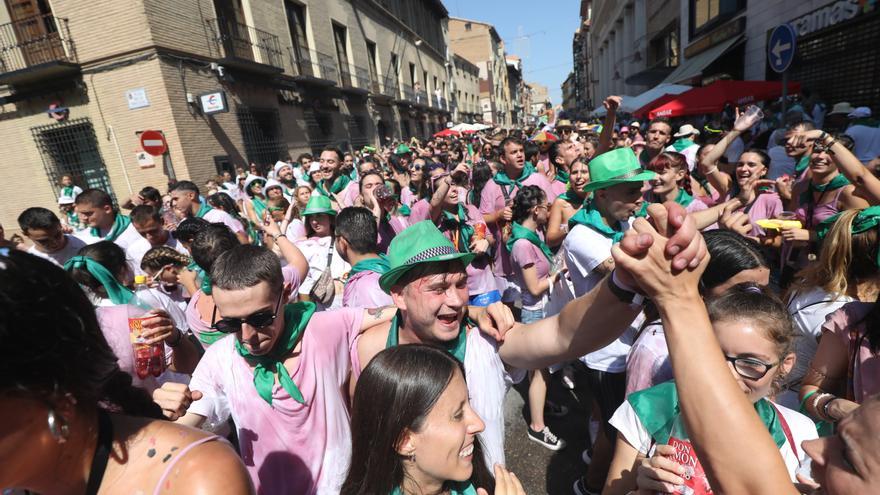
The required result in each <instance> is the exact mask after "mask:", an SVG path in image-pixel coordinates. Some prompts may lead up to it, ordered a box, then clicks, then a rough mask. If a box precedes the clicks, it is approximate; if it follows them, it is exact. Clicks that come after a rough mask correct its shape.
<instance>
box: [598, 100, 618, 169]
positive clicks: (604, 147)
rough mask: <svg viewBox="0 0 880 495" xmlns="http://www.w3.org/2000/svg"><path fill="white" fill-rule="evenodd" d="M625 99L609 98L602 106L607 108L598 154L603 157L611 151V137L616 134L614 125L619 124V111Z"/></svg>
mask: <svg viewBox="0 0 880 495" xmlns="http://www.w3.org/2000/svg"><path fill="white" fill-rule="evenodd" d="M622 100H623V98H621V97H619V96H609V97H607V98H605V101H603V102H602V104H603V105H604V106H605V122H604V123H603V124H602V133H601V134H599V147H598V148H596V154H597V155H601V154H602V153H605V152H606V151H608V150H610V149H611V135H612V134H613V133H614V125H615V124H616V123H617V109H618V108H619V107H620V102H621V101H622Z"/></svg>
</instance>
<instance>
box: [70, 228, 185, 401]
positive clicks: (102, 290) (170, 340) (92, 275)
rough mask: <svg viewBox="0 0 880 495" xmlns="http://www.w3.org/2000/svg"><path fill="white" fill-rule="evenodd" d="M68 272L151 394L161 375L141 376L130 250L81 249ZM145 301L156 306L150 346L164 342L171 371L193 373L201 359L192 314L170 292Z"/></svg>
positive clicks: (101, 245)
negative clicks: (133, 330)
mask: <svg viewBox="0 0 880 495" xmlns="http://www.w3.org/2000/svg"><path fill="white" fill-rule="evenodd" d="M64 268H65V270H67V272H68V273H69V274H70V276H71V278H73V280H74V281H76V282H78V283H79V284H80V286H81V287H82V288H83V289H84V291H85V293H86V294H87V295H88V296H89V298H90V299H91V300H92V304H94V306H95V312H96V314H97V316H98V322H99V323H100V325H101V330H102V331H103V332H104V337H105V338H106V339H107V342H108V343H109V344H110V346H111V347H112V348H113V352H115V353H116V356H118V358H119V367H120V368H121V369H122V370H123V371H125V372H127V373H129V374H131V375H132V377H134V380H135V383H136V384H137V385H138V386H139V387H143V388H144V389H146V390H147V391H149V392H152V391H153V390H154V389H156V388H158V387H159V381H158V380H157V377H154V376H147V377H145V378H139V377H137V373H136V372H135V356H134V352H133V349H132V345H131V340H130V336H129V327H128V315H129V303H130V302H131V299H132V296H133V295H134V293H133V292H132V291H131V289H129V288H128V287H129V286H130V285H131V282H132V278H131V269H130V268H129V266H128V264H127V263H126V261H125V252H124V251H123V250H122V248H120V247H119V246H117V245H116V244H114V243H112V242H110V241H101V242H96V243H95V244H90V245H88V246H86V247H84V248H82V249H80V250H79V253H78V254H77V256H74V257H73V258H71V259H69V260H67V263H65V264H64ZM139 297H145V298H146V299H147V300H146V301H144V302H146V303H148V304H150V305H151V306H152V308H153V309H152V314H151V317H150V318H149V319H147V320H144V321H143V327H144V331H143V333H142V336H143V338H144V339H146V343H147V344H150V345H152V344H163V345H164V348H165V360H166V362H167V363H168V370H170V371H173V372H177V373H186V374H189V373H192V372H193V370H194V369H195V367H196V364H197V363H198V361H199V353H198V351H197V349H196V347H195V345H194V344H193V343H192V341H190V339H189V338H187V336H186V334H187V328H188V326H187V323H186V316H185V315H184V313H183V311H181V309H180V307H178V306H177V304H176V303H175V302H174V301H172V300H171V299H170V298H169V297H168V296H166V295H165V294H163V293H162V292H160V291H159V290H156V289H148V290H147V294H141V295H139ZM160 377H161V375H160Z"/></svg>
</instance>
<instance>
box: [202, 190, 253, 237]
mask: <svg viewBox="0 0 880 495" xmlns="http://www.w3.org/2000/svg"><path fill="white" fill-rule="evenodd" d="M207 201H208V204H209V205H211V208H217V209H218V210H223V211H225V212H226V213H229V215H230V216H232V218H234V219H236V220H238V222H239V223H240V224H241V227H242V228H243V229H245V230H248V228H249V226H250V224H249V223H248V221H247V220H245V219H244V218H242V217H241V212H239V211H238V207H237V206H236V204H235V200H234V199H232V196H230V195H229V194H226V193H225V192H218V193H216V194H212V195H210V196H208V198H207Z"/></svg>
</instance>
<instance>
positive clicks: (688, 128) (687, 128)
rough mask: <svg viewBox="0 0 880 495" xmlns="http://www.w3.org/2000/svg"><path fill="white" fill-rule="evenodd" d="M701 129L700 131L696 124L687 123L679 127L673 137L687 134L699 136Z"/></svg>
mask: <svg viewBox="0 0 880 495" xmlns="http://www.w3.org/2000/svg"><path fill="white" fill-rule="evenodd" d="M699 135H700V131H698V130H697V129H696V128H695V127H694V126H692V125H690V124H685V125H683V126H681V127H679V128H678V132H676V133H675V134H673V137H677V138H679V137H685V136H699Z"/></svg>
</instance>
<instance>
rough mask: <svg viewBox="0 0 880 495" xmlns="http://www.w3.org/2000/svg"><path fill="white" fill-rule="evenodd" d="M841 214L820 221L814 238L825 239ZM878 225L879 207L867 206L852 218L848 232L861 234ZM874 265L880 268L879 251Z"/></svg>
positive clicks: (879, 218)
mask: <svg viewBox="0 0 880 495" xmlns="http://www.w3.org/2000/svg"><path fill="white" fill-rule="evenodd" d="M842 213H843V212H840V213H837V214H835V215H834V216H832V217H828V218H826V219H825V220H822V223H820V224H819V226H818V227H816V237H817V238H818V239H819V240H820V241H821V240H824V239H825V237H826V236H827V235H828V232H829V231H831V227H832V226H834V223H835V222H837V219H838V218H840V215H841V214H842ZM878 225H880V206H869V207H867V208H865V209H863V210H862V211H860V212H859V213H858V215H856V216H855V218H853V221H852V226H851V227H850V232H851V233H853V234H861V233H863V232H867V231H869V230H871V229H876V228H877V226H878ZM874 263H875V264H876V265H877V266H878V267H880V251H878V252H877V259H875V260H874Z"/></svg>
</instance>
